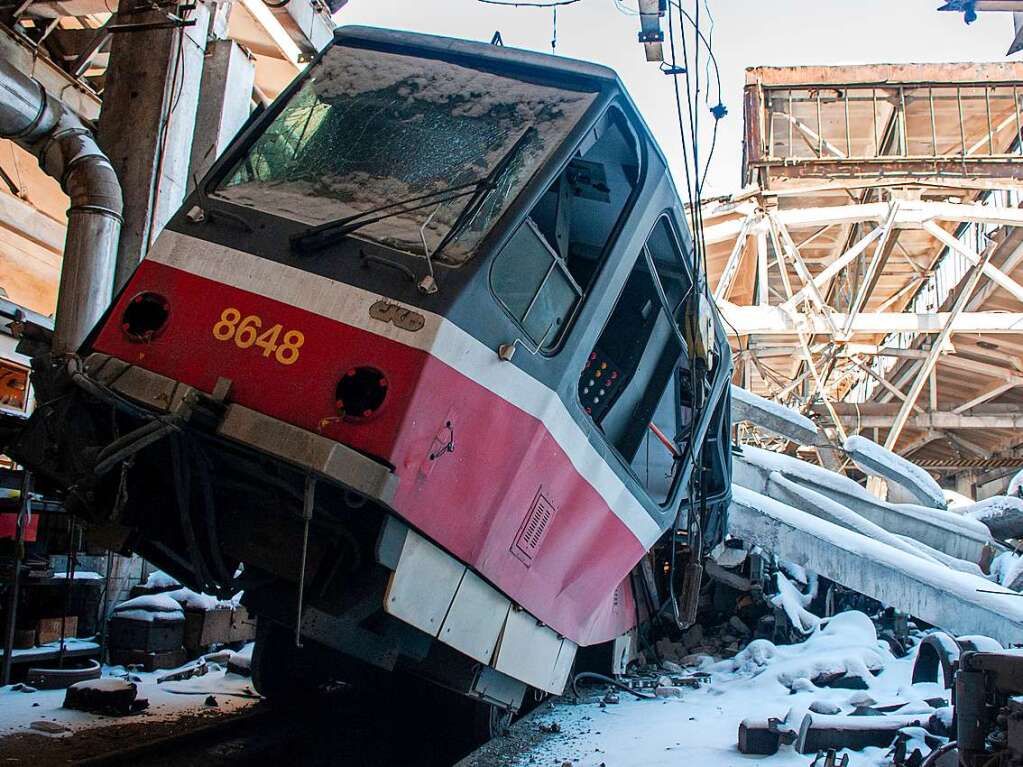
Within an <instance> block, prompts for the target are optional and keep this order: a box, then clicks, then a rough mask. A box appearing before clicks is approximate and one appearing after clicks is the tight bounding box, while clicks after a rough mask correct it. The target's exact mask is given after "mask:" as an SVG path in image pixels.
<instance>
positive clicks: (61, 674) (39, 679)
mask: <svg viewBox="0 0 1023 767" xmlns="http://www.w3.org/2000/svg"><path fill="white" fill-rule="evenodd" d="M102 674H103V669H101V668H100V665H99V663H98V662H97V661H94V660H87V661H84V665H82V666H79V667H77V668H76V667H71V668H41V667H40V668H36V667H32V668H30V669H29V670H28V671H27V672H26V675H25V681H26V682H27V683H28V684H29V685H30V686H32V687H35V688H36V689H37V690H63V689H65V688H67V687H70V686H71V685H73V684H76V683H78V682H85V681H87V680H90V679H99V678H100V676H101V675H102Z"/></svg>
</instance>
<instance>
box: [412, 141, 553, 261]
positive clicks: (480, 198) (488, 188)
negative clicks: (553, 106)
mask: <svg viewBox="0 0 1023 767" xmlns="http://www.w3.org/2000/svg"><path fill="white" fill-rule="evenodd" d="M536 133H537V130H536V128H534V127H533V126H530V127H529V128H527V129H526V130H525V131H523V132H522V135H521V136H519V137H518V138H517V139H516V140H515V143H514V144H512V145H511V148H510V149H509V150H508V151H507V152H505V154H504V157H502V158H501V161H500V162H499V163H497V165H495V166H494V169H493V170H492V171H490V173H488V174H487V175H486V176H484V177H483V178H482V179H480V181H479V182H478V184H479V185H478V187H477V189H476V194H475V195H474V196H473V198H472V199H471V200H469V202H467V203H466V204H465V207H464V208H462V210H461V212H460V213H459V214H458V217H457V218H456V219H455V221H454V223H453V224H451V228H450V229H448V232H447V234H445V235H444V238H443V239H442V240H441V241H440V242H439V243H438V244H437V248H436V249H435V250H434V251H433V254H432V256H431V254H427V257H433V258H436V256H437V255H438V254H439V253H440V252H441V251H442V250H444V248H445V247H446V246H447V245H448V243H450V242H451V241H452V240H454V239H455V238H456V237H458V235H460V234H461V233H462V231H463V230H464V229H465V227H467V226H468V225H469V222H470V221H472V219H473V217H474V216H475V215H476V214H477V213H478V212H479V209H480V208H482V207H483V203H484V202H485V201H486V199H487V197H488V196H489V195H490V193H491V192H492V191H493V190H494V189H496V188H497V185H498V183H499V182H500V181H501V179H502V177H503V176H504V174H505V172H506V171H507V170H508V168H509V167H510V166H511V164H512V162H513V161H514V160H515V158H516V157H518V155H519V152H521V151H522V148H523V147H524V146H525V145H526V144H527V143H528V142H529V140H530V139H532V138H533V136H535V135H536Z"/></svg>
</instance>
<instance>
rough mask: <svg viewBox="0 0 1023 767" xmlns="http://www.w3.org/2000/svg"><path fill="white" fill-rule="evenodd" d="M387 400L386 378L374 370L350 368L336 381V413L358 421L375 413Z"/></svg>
mask: <svg viewBox="0 0 1023 767" xmlns="http://www.w3.org/2000/svg"><path fill="white" fill-rule="evenodd" d="M386 398H387V378H386V376H384V374H383V373H381V372H380V371H379V370H377V369H376V368H371V367H357V368H351V369H350V370H348V371H347V372H346V373H345V374H344V375H343V376H341V380H340V381H338V384H337V390H336V392H335V400H336V404H337V412H338V414H339V415H341V416H342V417H343V418H346V419H349V420H358V419H362V418H369V417H370V416H371V415H373V414H374V413H376V412H377V411H378V410H379V409H380V406H381V405H383V404H384V400H385V399H386Z"/></svg>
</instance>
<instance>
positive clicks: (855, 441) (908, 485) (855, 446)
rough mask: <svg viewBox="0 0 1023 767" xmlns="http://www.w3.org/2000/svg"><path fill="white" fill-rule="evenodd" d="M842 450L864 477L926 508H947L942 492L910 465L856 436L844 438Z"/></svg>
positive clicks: (916, 468) (871, 442) (904, 460)
mask: <svg viewBox="0 0 1023 767" xmlns="http://www.w3.org/2000/svg"><path fill="white" fill-rule="evenodd" d="M844 447H845V451H846V452H847V453H849V455H850V456H851V457H852V459H853V461H855V463H856V465H857V466H858V467H859V468H860V470H861V471H863V472H864V473H865V474H870V475H872V476H878V477H882V478H884V479H887V480H889V481H891V482H895V483H897V484H899V485H901V486H902V487H904V488H905V489H906V490H908V491H909V492H910V493H912V494H913V495H914V496H915V497H916V499H917V500H919V501H920V503H922V504H924V505H926V506H928V507H930V508H935V509H944V508H946V507H947V506H948V501H946V500H945V494H944V491H943V490H942V489H941V486H940V485H939V484H938V483H937V482H936V481H935V480H934V477H932V476H931V475H930V474H928V473H927V472H926V471H925V470H924V469H922V468H920V467H919V466H917V465H916V464H915V463H913V462H912V461H907V460H906V459H905V458H903V457H902V456H901V455H896V454H895V453H893V452H892V451H891V450H888V449H886V448H884V447H881V445H879V444H877V443H876V442H873V441H871V440H869V439H867V438H866V437H861V436H859V435H853V436H851V437H849V438H847V439H846V441H845V446H844Z"/></svg>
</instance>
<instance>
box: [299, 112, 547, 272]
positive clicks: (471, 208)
mask: <svg viewBox="0 0 1023 767" xmlns="http://www.w3.org/2000/svg"><path fill="white" fill-rule="evenodd" d="M535 132H536V128H533V127H530V128H529V129H527V130H526V131H525V132H523V134H522V135H521V136H520V137H519V138H518V140H517V141H516V142H515V143H514V144H513V145H512V147H511V149H509V150H508V151H507V152H506V153H505V155H504V157H502V158H501V161H500V162H499V163H498V164H497V165H495V166H494V169H493V170H492V171H490V173H488V174H487V175H486V176H484V177H483V178H481V179H479V180H478V181H470V182H468V183H465V184H459V185H458V186H453V187H449V188H447V189H443V190H439V191H436V192H428V193H426V194H420V195H416V196H415V197H408V198H405V199H403V200H397V201H395V202H391V203H388V204H387V205H381V206H379V207H377V208H371V209H370V210H366V211H363V212H361V213H355V214H353V215H351V216H345V217H344V218H339V219H337V220H335V221H328V222H326V223H324V224H319V225H318V226H312V227H309V228H308V229H305V230H303V231H301V232H298V233H297V234H294V235H292V236H291V249H292V250H293V251H295V252H296V253H300V254H303V255H304V254H309V253H315V252H317V251H320V250H323V249H324V248H327V247H329V246H331V245H333V244H334V243H336V242H339V241H340V240H343V239H344V238H345V237H347V236H348V235H350V234H352V233H353V232H355V231H358V230H359V229H361V228H362V227H364V226H369V225H370V224H375V223H377V222H379V221H384V220H386V219H389V218H394V217H395V216H400V215H402V214H405V213H413V212H415V211H417V210H423V209H424V208H430V207H439V206H440V205H443V204H444V203H446V202H451V201H452V200H457V199H459V198H460V197H466V196H468V195H472V199H471V200H469V202H468V203H467V204H466V206H465V207H464V208H463V209H462V212H461V213H460V214H459V215H458V218H457V219H456V220H455V223H454V224H453V225H452V227H451V229H449V230H448V233H447V234H446V235H445V236H444V239H443V240H442V241H441V243H440V245H438V246H437V250H436V251H434V255H436V253H437V252H439V251H440V249H441V248H443V247H444V246H445V245H446V244H447V243H448V242H449V241H450V240H451V239H453V238H454V236H455V235H456V234H457V233H458V231H456V230H460V229H462V228H464V226H465V224H466V223H467V222H468V221H469V219H470V217H471V216H470V215H469V214H470V213H473V214H474V213H475V211H476V210H478V209H479V207H480V205H482V204H483V201H484V200H485V199H486V196H487V194H489V192H490V190H491V189H493V188H494V186H495V185H496V183H497V181H498V180H499V179H500V177H501V176H502V175H504V171H505V170H506V169H507V167H508V165H509V164H510V163H511V160H512V159H513V158H514V157H515V155H517V154H518V152H519V150H520V149H521V147H522V146H523V144H524V143H525V139H526V137H527V136H531V135H532V134H533V133H535Z"/></svg>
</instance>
